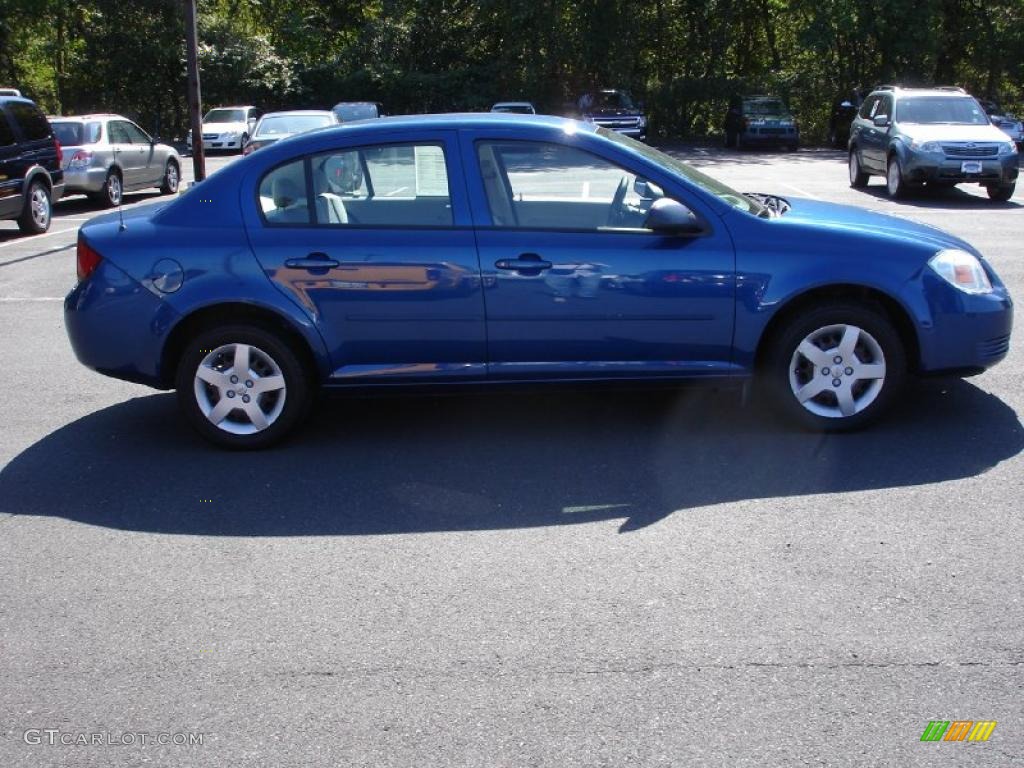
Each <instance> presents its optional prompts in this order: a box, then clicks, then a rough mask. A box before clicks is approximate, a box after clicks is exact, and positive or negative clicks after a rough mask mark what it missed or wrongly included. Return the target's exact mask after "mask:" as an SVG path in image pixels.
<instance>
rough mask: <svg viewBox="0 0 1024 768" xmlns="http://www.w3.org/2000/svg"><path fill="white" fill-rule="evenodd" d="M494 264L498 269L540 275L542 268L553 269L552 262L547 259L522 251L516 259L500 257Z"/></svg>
mask: <svg viewBox="0 0 1024 768" xmlns="http://www.w3.org/2000/svg"><path fill="white" fill-rule="evenodd" d="M494 266H495V267H497V268H498V269H508V270H511V271H513V272H524V273H526V274H530V275H539V274H540V273H541V271H542V270H545V269H551V262H550V261H545V260H544V259H542V258H541V257H540V256H538V255H537V254H536V253H521V254H519V255H518V256H517V257H516V258H514V259H498V260H497V261H496V262H494Z"/></svg>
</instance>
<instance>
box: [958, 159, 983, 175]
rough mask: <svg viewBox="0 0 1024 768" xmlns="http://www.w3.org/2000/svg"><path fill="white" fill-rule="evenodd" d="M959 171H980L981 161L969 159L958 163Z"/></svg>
mask: <svg viewBox="0 0 1024 768" xmlns="http://www.w3.org/2000/svg"><path fill="white" fill-rule="evenodd" d="M960 173H981V161H980V160H969V161H968V162H965V163H961V164H960Z"/></svg>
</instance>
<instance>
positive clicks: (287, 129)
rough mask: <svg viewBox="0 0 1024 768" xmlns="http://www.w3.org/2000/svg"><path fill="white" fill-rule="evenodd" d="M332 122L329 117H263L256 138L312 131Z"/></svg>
mask: <svg viewBox="0 0 1024 768" xmlns="http://www.w3.org/2000/svg"><path fill="white" fill-rule="evenodd" d="M333 122H334V120H333V119H332V117H331V115H275V116H272V117H264V118H263V121H262V122H261V123H260V126H259V128H257V129H256V136H257V137H267V136H276V137H278V138H280V137H281V136H290V135H291V134H293V133H303V132H304V131H312V130H313V129H315V128H323V127H324V126H325V125H331V124H332V123H333Z"/></svg>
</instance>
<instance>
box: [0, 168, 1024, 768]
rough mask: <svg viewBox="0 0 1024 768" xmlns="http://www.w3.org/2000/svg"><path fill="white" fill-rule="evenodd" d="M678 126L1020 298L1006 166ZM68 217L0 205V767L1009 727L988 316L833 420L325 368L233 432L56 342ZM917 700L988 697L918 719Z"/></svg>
mask: <svg viewBox="0 0 1024 768" xmlns="http://www.w3.org/2000/svg"><path fill="white" fill-rule="evenodd" d="M684 154H686V156H688V157H690V158H691V159H693V160H694V161H696V162H699V163H700V164H701V165H703V166H705V167H706V170H708V171H709V172H711V173H713V174H714V175H716V176H718V177H719V178H721V179H722V180H724V181H727V182H732V183H735V184H736V185H737V186H738V187H740V188H741V189H744V190H748V191H763V192H777V193H780V194H783V195H793V196H796V195H808V196H814V197H819V198H822V199H828V200H836V201H840V202H849V203H856V204H859V205H864V206H868V207H870V208H874V209H878V210H882V211H886V212H891V213H895V214H897V215H900V216H906V217H910V218H914V219H919V220H921V221H925V222H928V223H933V224H937V225H940V226H943V227H945V228H947V229H949V230H951V231H953V232H955V233H956V234H958V235H961V236H963V237H965V238H967V239H968V240H970V241H971V242H973V243H975V244H976V245H977V246H979V247H980V248H981V249H982V250H983V251H984V252H985V253H986V254H987V255H988V256H989V258H990V259H991V260H992V262H993V263H994V264H995V265H996V267H997V268H998V269H999V271H1000V272H1001V274H1002V276H1003V277H1004V279H1005V280H1006V282H1007V283H1008V284H1009V285H1010V287H1011V290H1012V291H1014V292H1015V294H1016V295H1017V296H1024V269H1022V266H1021V264H1022V261H1021V247H1020V243H1021V232H1022V231H1024V194H1022V193H1021V192H1018V194H1017V196H1016V198H1015V199H1014V200H1013V201H1012V202H1011V203H1008V204H1001V205H993V204H991V203H989V202H988V200H987V199H984V198H983V197H980V196H979V194H978V193H977V192H976V191H972V190H966V191H953V192H948V193H945V194H941V195H936V194H925V195H923V196H921V197H918V198H915V199H912V200H909V201H907V202H902V203H893V202H889V201H888V200H887V199H885V197H884V195H883V194H882V187H881V186H880V180H876V181H875V182H874V183H873V184H872V186H871V187H870V188H869V189H868V190H867V191H866V192H858V191H854V190H851V189H849V188H848V186H847V184H846V170H845V167H844V164H843V158H842V156H841V155H840V154H838V153H834V152H829V151H813V150H810V151H803V152H800V153H798V154H795V155H788V154H771V153H766V154H760V153H758V154H755V153H743V154H735V153H728V154H725V153H721V152H718V151H716V150H708V149H701V150H694V149H690V150H684ZM223 162H225V160H224V159H223V158H221V159H217V160H215V161H214V165H217V164H222V163H223ZM128 199H129V203H130V205H144V204H147V203H149V202H151V201H153V200H155V199H157V198H156V197H155V196H152V195H131V196H129V198H128ZM91 215H93V212H92V211H91V210H90V209H89V208H88V207H87V206H86V205H85V204H84V203H83V202H78V201H73V200H69V201H67V202H64V203H61V204H60V205H59V206H58V209H57V217H56V219H55V221H54V224H53V228H52V230H51V233H50V234H48V235H45V236H41V237H36V238H31V239H25V238H18V237H15V236H14V233H13V225H12V224H10V223H6V222H3V223H0V328H2V329H3V333H2V334H0V360H2V361H3V365H2V366H0V407H2V413H3V414H4V422H3V427H2V432H0V435H2V440H0V467H2V469H0V765H2V766H5V768H6V767H10V766H31V767H32V768H36V767H38V766H57V765H60V766H69V765H73V766H103V768H107V767H109V766H128V765H132V766H135V765H141V764H151V765H163V766H175V767H178V766H191V765H202V766H241V765H254V766H255V765H259V766H263V765H274V766H314V765H345V766H523V765H531V766H552V767H553V768H564V767H566V766H577V765H578V766H610V767H614V768H619V767H620V766H626V765H636V766H669V765H672V766H682V765H721V766H758V767H760V766H769V765H779V766H795V765H828V766H838V765H849V766H867V765H891V766H901V767H902V766H911V765H914V766H916V765H957V766H967V765H970V766H975V765H977V766H982V765H984V766H990V765H991V766H1009V765H1012V764H1017V765H1019V764H1021V762H1022V761H1024V712H1022V708H1021V703H1022V701H1024V686H1022V682H1021V679H1022V678H1021V671H1022V669H1024V667H1022V664H1024V605H1022V602H1021V595H1022V589H1021V571H1022V565H1024V557H1022V554H1021V553H1022V551H1024V536H1022V523H1021V501H1022V498H1024V487H1022V486H1024V471H1022V470H1024V459H1022V457H1021V451H1022V449H1024V430H1022V428H1021V424H1020V421H1019V418H1018V414H1019V413H1020V412H1021V411H1022V409H1024V386H1022V385H1021V381H1022V379H1024V350H1022V349H1021V347H1022V344H1024V341H1022V339H1024V334H1017V336H1016V337H1015V338H1014V342H1013V349H1012V351H1011V353H1010V356H1009V358H1008V359H1007V360H1006V361H1005V362H1004V363H1003V364H1002V365H1001V366H999V367H998V368H996V369H995V370H993V371H992V372H990V373H987V374H985V375H983V376H981V377H978V378H976V379H972V380H970V381H968V382H953V383H945V384H942V383H936V384H930V385H928V386H922V387H919V388H917V389H915V390H913V391H912V393H911V394H910V396H909V397H908V398H907V400H906V402H905V405H904V407H903V408H902V409H901V412H899V413H897V414H895V415H894V417H893V418H892V419H891V420H890V421H888V422H887V423H886V424H884V425H882V426H880V427H879V428H877V429H875V430H873V431H870V432H866V433H863V434H857V435H849V436H837V437H817V436H813V435H807V434H803V433H797V432H793V431H791V430H789V429H787V428H786V427H785V426H781V425H780V424H779V423H777V422H776V421H775V420H773V419H771V418H769V417H767V416H765V415H763V414H761V413H759V412H758V411H757V410H756V409H754V408H751V407H746V408H744V407H742V406H741V405H740V403H739V402H738V401H737V399H736V398H735V397H734V396H733V395H730V394H724V393H707V392H704V393H698V392H684V393H671V394H657V395H651V394H650V393H638V394H598V393H567V394H547V395H543V396H537V395H517V396H509V395H495V396H475V397H462V398H445V399H440V398H438V399H423V398H421V399H415V400H385V401H360V402H355V403H345V402H333V403H330V404H328V405H327V406H326V407H325V408H324V409H323V410H321V411H320V412H319V414H318V416H317V419H316V423H315V424H313V425H312V426H311V427H310V429H308V430H307V431H306V432H305V433H304V434H303V436H302V439H301V440H299V441H296V442H295V443H292V444H290V445H288V446H287V447H286V448H284V449H281V450H276V451H269V452H264V453H260V454H255V455H234V454H227V453H221V452H218V451H215V450H213V449H211V448H208V447H207V446H205V445H204V444H203V443H201V442H199V441H198V439H197V438H195V437H193V435H192V434H191V433H190V432H189V431H188V429H187V428H186V427H185V426H183V425H182V423H181V420H180V419H179V418H178V416H177V414H176V411H175V406H174V402H173V397H172V396H171V395H169V394H158V393H153V392H152V391H150V390H147V389H144V388H142V387H137V386H133V385H129V384H121V383H117V382H114V381H112V380H110V379H106V378H103V377H100V376H98V375H96V374H93V373H90V372H89V371H87V370H85V369H84V368H82V367H81V366H79V365H78V364H77V363H76V362H75V360H74V359H73V356H72V354H71V351H70V349H69V348H68V344H67V342H66V340H65V337H64V333H63V328H62V321H61V313H60V309H61V308H60V304H59V303H58V301H57V299H59V298H60V297H61V296H63V294H64V293H65V292H66V291H67V290H68V289H69V288H70V287H71V285H72V283H73V281H74V230H75V229H76V228H77V227H78V226H79V225H80V224H81V222H82V221H84V220H85V219H87V218H88V217H89V216H91ZM826 256H827V254H823V258H824V257H826ZM932 719H942V720H955V719H965V720H982V719H991V720H997V721H998V723H999V724H998V726H997V727H996V729H995V731H994V733H993V735H992V737H991V739H990V741H989V742H987V743H984V744H966V743H960V744H957V743H938V744H931V743H921V742H920V741H919V737H920V735H921V732H922V731H923V730H924V728H925V725H926V724H927V722H928V721H929V720H932ZM27 729H59V731H60V732H61V733H60V734H55V735H53V737H52V738H54V739H57V740H59V739H60V738H61V734H72V735H77V734H83V733H84V734H90V736H88V738H91V734H94V733H96V734H100V733H103V734H109V738H110V739H114V740H128V739H133V740H134V741H135V744H131V745H116V746H114V745H107V746H60V745H59V744H58V745H54V746H49V745H47V743H46V741H47V740H48V739H49V738H51V737H50V736H48V735H47V734H46V733H36V732H35V731H29V733H28V735H27V737H26V735H25V732H26V730H27ZM182 732H196V733H202V734H204V737H203V738H204V743H203V744H202V746H174V745H168V746H153V745H149V746H145V747H143V746H141V745H140V744H139V742H140V741H141V740H142V736H140V735H137V734H147V738H150V737H151V735H152V734H157V733H182ZM132 734H136V735H132ZM64 738H65V739H67V738H71V737H69V736H64ZM103 738H107V736H104V737H103ZM26 739H27V740H28V741H36V740H38V741H42V742H43V743H42V744H39V745H37V744H29V743H26Z"/></svg>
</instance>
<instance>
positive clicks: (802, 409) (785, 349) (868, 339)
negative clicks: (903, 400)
mask: <svg viewBox="0 0 1024 768" xmlns="http://www.w3.org/2000/svg"><path fill="white" fill-rule="evenodd" d="M843 326H854V327H856V328H857V329H859V330H860V333H858V334H856V335H855V338H857V340H858V341H857V346H856V347H855V353H854V354H855V355H856V364H857V365H858V366H860V365H864V364H877V363H879V362H884V366H885V372H884V377H883V378H882V379H880V380H878V379H870V380H868V379H860V378H857V379H855V378H853V376H852V375H851V376H847V375H846V374H848V373H849V371H851V370H854V369H853V368H847V367H846V366H847V365H848V364H850V363H851V362H852V361H850V360H845V361H841V362H840V363H839V365H842V366H843V370H842V372H836V371H835V370H834V367H835V365H836V363H835V362H834V361H835V360H836V359H840V358H839V356H838V355H836V357H832V358H831V361H829V360H828V359H826V360H824V361H823V362H824V365H822V366H817V365H814V364H811V363H810V361H809V359H807V358H804V357H803V356H801V358H797V356H796V355H797V349H798V348H799V347H800V345H801V344H802V343H803V342H804V341H805V340H807V339H809V338H811V337H813V336H814V335H815V334H821V336H820V338H830V336H829V334H832V335H833V336H834V338H835V339H837V340H838V339H840V338H841V334H842V330H841V328H842V327H843ZM865 332H866V334H867V335H866V336H865ZM766 343H768V344H769V347H768V350H767V352H768V354H767V355H766V358H765V361H766V364H765V365H764V366H763V368H762V369H761V370H760V371H759V375H760V376H761V377H762V378H763V380H762V382H761V384H762V386H763V387H764V388H765V389H766V390H767V392H768V394H769V396H770V397H771V399H772V400H773V401H774V402H775V404H776V406H777V408H778V409H779V411H781V412H782V413H783V414H785V416H786V417H787V418H788V419H789V420H792V421H795V422H796V423H798V424H800V425H801V426H803V427H804V428H806V429H810V430H814V431H818V432H849V431H853V430H857V429H861V428H863V427H865V426H867V425H868V424H870V423H871V422H873V421H875V420H876V419H877V418H878V417H879V416H881V415H882V414H883V413H884V412H885V411H886V409H888V408H889V407H890V406H891V405H892V403H893V402H894V401H895V400H896V399H897V398H898V397H899V394H900V392H901V390H902V389H903V386H904V384H905V382H906V376H907V355H906V350H905V348H904V345H903V341H902V340H901V339H900V336H899V334H898V333H897V331H896V329H895V328H894V326H893V324H892V321H891V320H890V318H889V317H888V315H887V314H886V313H885V311H884V310H882V309H881V308H880V307H876V306H873V305H869V304H855V303H845V302H843V303H833V304H826V305H824V306H820V307H815V308H812V309H809V310H807V311H804V312H801V313H800V314H798V315H796V316H794V317H792V318H791V319H789V320H788V321H787V322H786V323H785V325H783V326H782V327H781V328H779V329H778V332H777V333H775V334H773V337H772V338H771V339H769V340H767V342H766ZM830 343H831V342H825V346H823V347H819V349H820V350H821V352H822V354H824V355H831V354H835V353H836V352H837V351H839V348H838V344H837V345H836V347H835V348H830V347H829V346H828V344H830ZM873 351H874V355H877V353H878V352H880V353H881V360H878V359H872V358H873V356H874V355H873ZM827 366H833V368H828V367H827ZM791 374H792V375H791ZM830 376H831V377H836V376H838V377H839V378H830ZM836 381H839V382H840V384H838V385H837V384H835V382H836ZM877 381H880V382H881V384H880V386H878V387H876V386H875V384H876V382H877ZM816 382H820V383H821V384H822V385H823V387H824V388H823V389H821V390H820V392H819V394H817V395H814V396H813V397H811V398H808V405H806V406H805V405H804V404H802V403H801V402H800V400H799V399H798V398H797V395H796V389H797V388H798V387H799V386H801V385H802V384H811V383H816ZM847 386H848V387H849V391H850V393H851V400H850V401H848V402H852V403H853V404H854V406H855V407H857V408H860V410H857V411H856V412H853V413H852V414H851V415H842V414H840V413H838V412H837V411H838V410H839V409H840V407H841V406H840V399H839V397H838V393H839V391H840V390H842V389H844V388H846V387H847ZM858 390H859V392H860V394H859V395H858V394H857V392H858ZM812 409H818V410H819V411H829V410H832V411H836V412H834V413H832V415H828V414H824V415H823V414H822V413H816V412H813V411H812Z"/></svg>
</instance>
